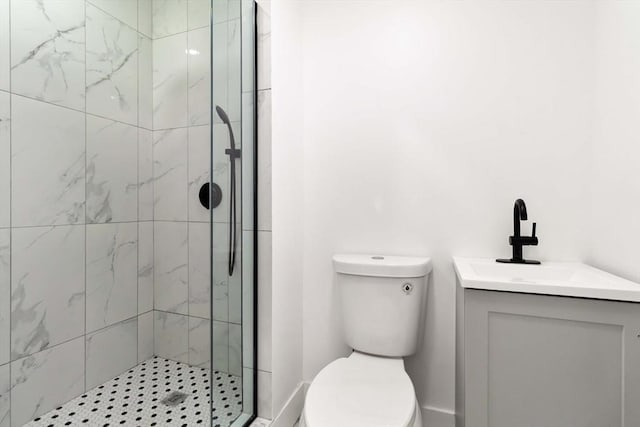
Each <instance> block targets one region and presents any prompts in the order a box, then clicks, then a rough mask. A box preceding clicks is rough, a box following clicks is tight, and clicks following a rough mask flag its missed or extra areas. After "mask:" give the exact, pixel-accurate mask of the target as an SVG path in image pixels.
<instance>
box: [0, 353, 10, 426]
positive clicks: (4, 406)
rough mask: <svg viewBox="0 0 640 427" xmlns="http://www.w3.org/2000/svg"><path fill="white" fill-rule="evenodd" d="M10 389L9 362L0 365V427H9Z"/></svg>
mask: <svg viewBox="0 0 640 427" xmlns="http://www.w3.org/2000/svg"><path fill="white" fill-rule="evenodd" d="M10 391H11V372H10V369H9V364H6V365H0V427H11V424H10V423H9V416H10V415H9V414H10V411H11V401H10V400H9V393H10Z"/></svg>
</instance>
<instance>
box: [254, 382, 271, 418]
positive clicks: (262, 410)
mask: <svg viewBox="0 0 640 427" xmlns="http://www.w3.org/2000/svg"><path fill="white" fill-rule="evenodd" d="M257 409H258V416H259V417H261V418H267V419H272V417H273V416H272V411H271V409H272V405H271V372H265V371H258V404H257Z"/></svg>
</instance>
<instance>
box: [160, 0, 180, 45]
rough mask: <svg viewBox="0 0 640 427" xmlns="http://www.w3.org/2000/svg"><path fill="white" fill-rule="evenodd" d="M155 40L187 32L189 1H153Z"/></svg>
mask: <svg viewBox="0 0 640 427" xmlns="http://www.w3.org/2000/svg"><path fill="white" fill-rule="evenodd" d="M152 13H153V38H154V39H156V38H159V37H165V36H168V35H171V34H177V33H181V32H183V31H187V20H188V19H187V0H154V1H153V12H152Z"/></svg>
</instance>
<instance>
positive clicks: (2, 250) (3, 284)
mask: <svg viewBox="0 0 640 427" xmlns="http://www.w3.org/2000/svg"><path fill="white" fill-rule="evenodd" d="M10 245H11V232H10V230H9V229H8V228H0V365H4V364H5V363H7V362H9V360H10V352H9V349H10V347H11V345H10V343H11V340H10V336H11V329H10V328H11V322H10V319H11V274H10V267H11V246H10ZM1 419H2V416H1V415H0V420H1ZM1 424H2V423H1V422H0V425H1Z"/></svg>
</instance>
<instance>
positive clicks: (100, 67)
mask: <svg viewBox="0 0 640 427" xmlns="http://www.w3.org/2000/svg"><path fill="white" fill-rule="evenodd" d="M87 112H88V113H92V114H96V115H99V116H103V117H107V118H110V119H113V120H118V121H121V122H125V123H129V124H132V125H137V124H138V33H137V32H136V31H135V30H134V29H132V28H130V27H129V26H127V25H125V24H123V23H122V22H120V21H118V20H117V19H115V18H113V17H112V16H111V15H107V14H106V13H104V12H102V11H101V10H99V9H98V8H96V7H93V6H91V5H89V4H88V5H87Z"/></svg>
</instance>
